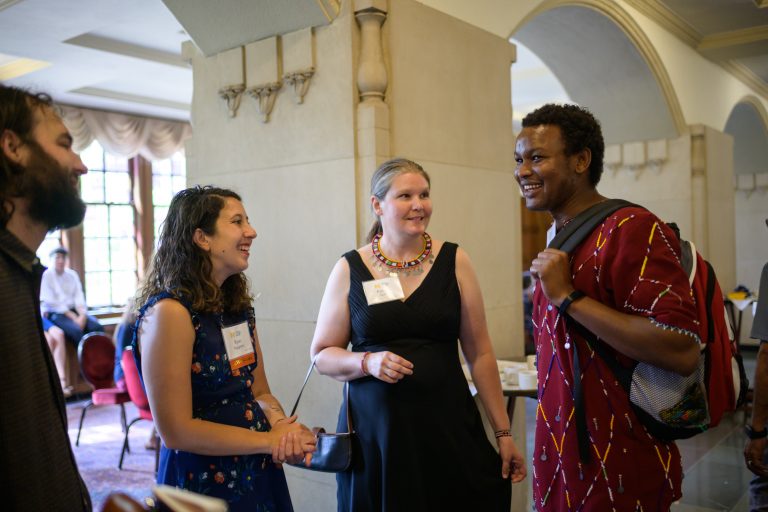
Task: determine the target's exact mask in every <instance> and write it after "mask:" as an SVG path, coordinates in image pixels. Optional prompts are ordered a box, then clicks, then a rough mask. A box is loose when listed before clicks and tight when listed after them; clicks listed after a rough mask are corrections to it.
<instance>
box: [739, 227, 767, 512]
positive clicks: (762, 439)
mask: <svg viewBox="0 0 768 512" xmlns="http://www.w3.org/2000/svg"><path fill="white" fill-rule="evenodd" d="M765 223H766V225H768V219H766V221H765ZM751 337H752V338H754V339H757V340H760V348H759V349H758V352H757V365H756V366H755V379H754V381H753V382H754V384H753V388H754V393H753V397H752V418H751V421H750V422H749V423H748V424H747V425H746V428H745V430H746V434H747V438H748V441H747V445H746V446H745V447H744V462H745V463H746V464H747V469H749V470H750V471H751V472H752V473H754V474H755V477H754V478H753V479H752V481H751V482H750V483H749V509H750V510H751V511H752V512H757V511H759V512H766V511H768V450H766V438H767V437H768V429H767V428H766V426H768V263H766V264H765V265H764V266H763V272H762V274H761V276H760V289H759V292H758V294H757V310H756V311H755V319H754V322H753V323H752V332H751Z"/></svg>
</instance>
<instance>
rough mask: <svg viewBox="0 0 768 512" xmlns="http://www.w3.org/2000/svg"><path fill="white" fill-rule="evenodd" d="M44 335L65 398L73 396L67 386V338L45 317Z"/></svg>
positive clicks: (70, 387) (69, 387)
mask: <svg viewBox="0 0 768 512" xmlns="http://www.w3.org/2000/svg"><path fill="white" fill-rule="evenodd" d="M43 334H44V335H45V341H47V342H48V348H50V349H51V354H52V355H53V362H54V364H55V365H56V373H58V374H59V381H60V382H61V390H62V391H63V392H64V396H65V397H69V396H71V395H72V391H73V389H72V386H68V385H67V346H66V345H65V343H66V342H67V338H66V336H65V335H64V331H62V330H61V328H60V327H56V326H55V325H53V322H51V321H50V320H48V319H47V318H45V317H43Z"/></svg>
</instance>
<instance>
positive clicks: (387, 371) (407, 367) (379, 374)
mask: <svg viewBox="0 0 768 512" xmlns="http://www.w3.org/2000/svg"><path fill="white" fill-rule="evenodd" d="M363 364H364V366H363V371H364V372H365V373H366V374H368V375H370V376H371V377H376V378H377V379H379V380H382V381H384V382H388V383H390V384H394V383H395V382H399V381H400V380H402V379H403V378H405V376H406V375H413V363H411V362H410V361H408V360H407V359H404V358H402V357H400V356H399V355H397V354H395V353H393V352H389V351H387V350H385V351H382V352H371V353H370V354H366V356H365V359H364V361H363Z"/></svg>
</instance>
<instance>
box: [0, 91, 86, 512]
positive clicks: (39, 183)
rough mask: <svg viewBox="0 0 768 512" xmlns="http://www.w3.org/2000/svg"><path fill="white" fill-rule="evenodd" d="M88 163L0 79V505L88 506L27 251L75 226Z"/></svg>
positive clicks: (47, 106) (27, 98)
mask: <svg viewBox="0 0 768 512" xmlns="http://www.w3.org/2000/svg"><path fill="white" fill-rule="evenodd" d="M86 172H87V169H86V168H85V166H84V165H83V162H82V161H81V160H80V157H79V156H78V155H77V154H75V153H74V152H73V151H72V137H71V136H70V134H69V132H68V131H67V129H66V127H65V126H64V124H63V123H62V121H61V118H60V117H59V116H58V115H57V113H56V111H55V110H54V108H53V104H52V101H51V98H50V97H49V96H47V95H45V94H32V93H30V92H27V91H25V90H23V89H19V88H16V87H11V86H6V85H3V84H0V304H2V307H0V325H2V327H3V328H2V331H0V361H2V365H3V371H2V372H0V446H2V448H1V449H0V467H2V468H3V483H2V488H3V493H2V494H3V496H2V498H3V508H4V509H5V510H86V511H88V510H91V500H90V497H89V495H88V490H87V489H86V487H85V484H84V483H83V480H82V478H81V477H80V474H79V472H78V470H77V464H76V462H75V457H74V454H73V453H72V447H71V444H70V441H69V436H68V434H67V413H66V409H65V404H64V396H63V394H62V390H61V386H60V385H59V377H58V374H57V372H56V367H55V365H54V362H53V358H52V356H51V353H50V350H49V349H48V345H47V343H46V341H45V337H44V335H43V329H42V323H41V318H40V301H39V296H40V279H41V276H42V273H43V270H44V267H43V266H42V265H41V264H40V261H39V259H38V258H37V257H36V256H35V252H36V250H37V249H38V247H39V246H40V244H41V243H42V241H43V239H44V238H45V235H46V233H47V232H49V231H52V230H54V229H60V228H68V227H72V226H75V225H77V224H79V223H80V222H81V221H82V220H83V216H84V215H85V204H84V203H83V201H82V200H81V199H80V197H79V193H78V182H79V179H80V176H81V175H83V174H85V173H86Z"/></svg>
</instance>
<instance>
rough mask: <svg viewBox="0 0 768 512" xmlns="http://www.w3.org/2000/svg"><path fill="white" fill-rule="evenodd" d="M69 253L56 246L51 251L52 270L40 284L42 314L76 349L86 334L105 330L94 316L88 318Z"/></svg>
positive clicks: (81, 288)
mask: <svg viewBox="0 0 768 512" xmlns="http://www.w3.org/2000/svg"><path fill="white" fill-rule="evenodd" d="M68 255H69V251H67V250H66V249H65V248H64V247H57V248H56V249H54V250H52V251H51V254H50V256H51V259H52V260H53V268H49V269H46V271H45V273H43V281H42V283H40V303H41V306H42V310H43V315H44V316H45V317H46V318H48V319H49V320H50V321H51V322H52V323H53V324H54V325H56V326H57V327H59V328H60V329H61V330H62V331H64V334H66V336H67V340H68V341H69V342H70V343H73V344H74V345H75V346H77V345H78V343H80V338H82V337H83V335H84V334H88V333H89V332H95V331H103V330H104V328H103V327H102V326H101V324H100V323H99V322H98V320H96V319H95V318H94V317H92V316H90V315H88V308H87V306H86V305H85V296H84V295H83V285H82V284H80V276H78V275H77V272H75V271H74V270H72V269H70V268H67V266H66V265H67V256H68Z"/></svg>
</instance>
